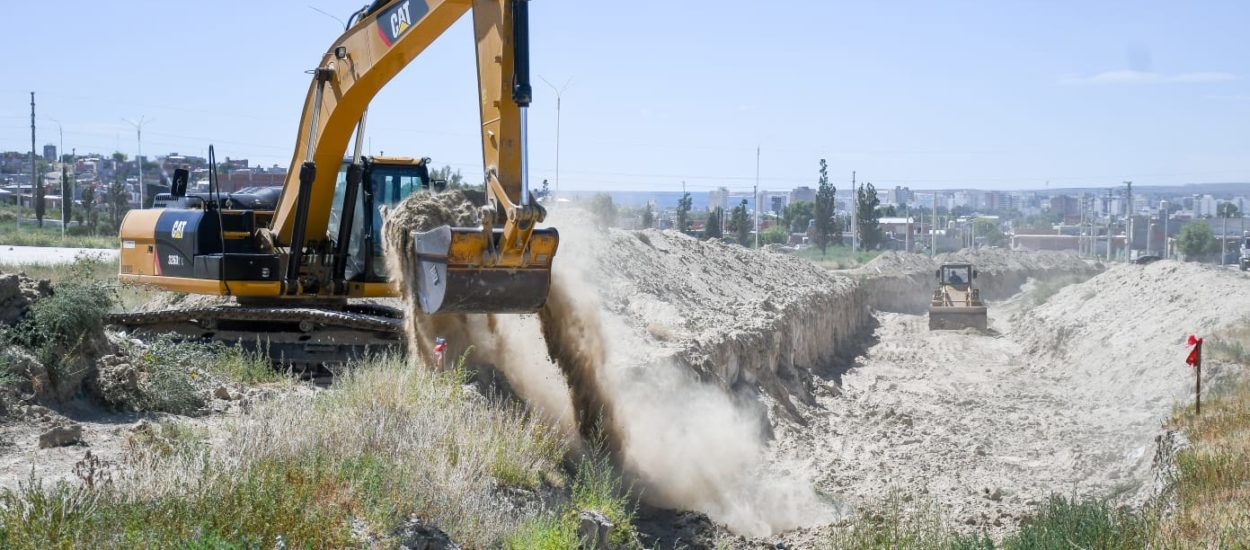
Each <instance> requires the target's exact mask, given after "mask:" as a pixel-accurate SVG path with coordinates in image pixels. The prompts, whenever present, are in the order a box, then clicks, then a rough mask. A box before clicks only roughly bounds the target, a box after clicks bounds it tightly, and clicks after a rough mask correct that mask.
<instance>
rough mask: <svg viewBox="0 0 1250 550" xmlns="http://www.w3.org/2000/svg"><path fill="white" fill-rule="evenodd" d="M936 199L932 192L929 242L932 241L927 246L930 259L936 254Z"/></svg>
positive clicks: (935, 194) (936, 196)
mask: <svg viewBox="0 0 1250 550" xmlns="http://www.w3.org/2000/svg"><path fill="white" fill-rule="evenodd" d="M937 199H938V194H937V191H934V192H933V225H931V226H930V227H929V236H930V240H932V241H933V242H932V243H930V245H929V257H930V258H932V257H933V256H934V255H935V254H937V224H938V219H937Z"/></svg>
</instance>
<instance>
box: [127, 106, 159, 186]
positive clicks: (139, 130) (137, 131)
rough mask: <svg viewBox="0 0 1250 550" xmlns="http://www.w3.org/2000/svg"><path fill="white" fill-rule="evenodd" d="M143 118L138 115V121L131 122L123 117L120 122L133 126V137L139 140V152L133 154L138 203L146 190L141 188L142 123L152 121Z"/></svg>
mask: <svg viewBox="0 0 1250 550" xmlns="http://www.w3.org/2000/svg"><path fill="white" fill-rule="evenodd" d="M144 118H145V117H143V116H141V117H139V122H133V121H130V120H126V119H124V118H123V119H122V122H125V123H126V124H129V125H131V126H134V127H135V139H136V141H138V142H139V153H138V155H136V156H135V166H137V167H138V168H139V203H140V205H142V204H143V195H144V193H145V192H146V190H145V189H144V188H143V125H144V124H146V123H148V122H152V121H150V120H148V121H144V120H143V119H144Z"/></svg>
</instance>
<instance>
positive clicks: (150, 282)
mask: <svg viewBox="0 0 1250 550" xmlns="http://www.w3.org/2000/svg"><path fill="white" fill-rule="evenodd" d="M528 5H529V2H528V0H375V1H373V2H372V3H371V4H368V5H366V6H364V7H363V8H361V9H360V10H358V11H356V12H355V13H353V14H351V16H350V17H349V19H348V20H347V22H346V29H345V31H344V32H343V34H342V35H341V36H339V37H338V38H337V39H336V40H335V41H334V42H333V43H332V44H331V45H330V47H329V48H328V49H327V50H326V51H325V53H324V54H322V55H321V57H320V59H319V61H318V62H317V64H316V66H315V68H313V69H312V70H310V71H308V74H310V75H311V79H310V80H311V82H310V84H309V88H308V92H307V94H306V95H305V99H304V105H303V111H302V116H301V118H300V124H299V129H298V133H297V135H296V139H295V147H294V152H293V154H292V159H291V164H290V170H289V171H288V172H287V174H288V175H287V178H286V181H285V183H284V185H283V187H282V190H281V193H280V194H278V195H277V196H276V197H273V198H270V199H269V200H267V201H265V200H254V201H243V200H236V199H239V197H232V196H230V194H228V193H223V192H222V190H221V184H220V182H219V181H218V180H217V178H216V173H215V168H216V162H215V153H214V151H213V149H212V147H211V146H210V148H209V157H210V158H209V166H210V173H209V193H208V194H207V195H206V196H205V195H203V194H199V195H198V196H197V195H192V196H187V193H186V188H187V179H188V172H187V171H186V170H183V169H179V170H176V171H175V173H174V177H173V185H172V186H171V191H170V197H169V200H168V201H166V202H165V205H164V206H165V207H164V208H154V209H146V210H131V211H130V212H129V213H128V214H127V215H126V217H125V219H124V220H123V221H122V224H121V228H120V231H119V238H120V241H121V243H120V244H121V251H120V262H119V264H120V266H119V271H120V272H119V275H118V276H119V278H120V280H121V281H122V282H123V283H130V284H137V285H144V286H149V287H155V288H158V289H164V290H168V291H174V292H183V293H192V294H204V295H212V296H222V297H234V301H233V302H234V303H231V304H223V305H214V306H207V307H180V308H170V309H165V310H159V311H147V312H141V313H126V314H118V315H114V316H112V317H111V318H110V322H111V323H112V324H114V325H121V326H123V327H126V328H128V329H130V330H132V331H134V332H137V333H143V332H174V333H176V334H180V335H182V336H184V337H188V338H198V339H205V340H208V339H212V340H227V341H236V342H242V343H244V344H245V345H263V346H264V347H265V349H266V350H267V351H268V353H269V354H270V356H272V357H274V358H275V359H280V360H281V361H282V362H284V363H287V364H288V365H291V366H293V367H296V368H299V367H317V366H324V365H327V364H330V365H332V364H336V363H342V362H345V361H346V360H349V359H351V358H352V357H353V356H356V355H359V354H361V353H363V352H365V351H367V350H368V349H370V348H378V347H397V344H398V342H400V341H402V319H403V316H404V315H405V313H406V312H404V311H401V310H399V309H397V308H393V307H386V306H382V305H377V304H369V303H364V302H365V300H363V299H371V298H388V297H398V296H399V295H400V292H399V287H398V285H396V284H395V282H396V281H394V280H392V276H393V275H396V274H391V273H388V272H387V267H386V266H387V263H386V261H385V260H386V258H385V250H384V248H383V246H382V223H383V221H384V218H385V216H386V215H387V213H388V212H389V211H390V210H389V209H391V208H394V207H395V205H397V204H398V203H399V202H400V201H402V200H404V199H406V198H407V197H409V196H410V195H412V194H415V193H432V192H437V182H432V181H431V178H430V167H429V159H426V158H419V157H373V156H366V155H364V154H362V144H363V143H364V135H365V130H366V114H367V110H368V107H369V104H370V102H371V100H372V98H373V97H374V96H375V95H376V94H377V93H378V92H379V91H381V90H382V88H383V87H384V86H385V85H386V84H387V83H388V82H389V81H390V80H391V79H392V78H394V77H395V76H396V75H397V74H398V73H399V72H400V71H401V70H403V69H404V67H406V66H407V65H408V64H409V63H410V62H412V61H413V60H414V59H416V58H417V57H418V56H419V55H420V54H421V53H422V52H423V51H424V50H425V49H426V48H427V47H428V46H429V45H430V44H431V43H432V42H434V41H435V39H437V38H438V37H439V36H441V35H442V34H443V33H444V32H445V31H446V30H447V29H448V28H450V27H451V26H452V25H453V24H454V23H455V22H456V21H457V20H459V19H460V18H461V17H462V16H464V15H465V14H467V13H471V14H472V15H471V17H472V23H473V31H474V36H475V39H476V50H477V55H476V58H475V63H476V67H477V76H478V86H477V96H478V99H479V101H478V104H479V107H480V112H479V114H480V115H481V120H480V126H479V129H480V133H481V143H482V148H483V157H482V158H483V172H482V177H483V184H484V189H485V192H484V193H482V194H479V196H480V197H481V204H478V205H477V206H478V207H479V210H478V211H479V213H480V214H481V216H480V218H481V224H480V226H477V227H449V226H441V227H435V228H427V229H428V231H424V232H422V233H421V234H415V235H414V242H415V245H414V247H413V248H415V250H413V251H412V253H413V254H414V255H415V256H416V257H417V259H418V261H419V262H420V266H421V268H422V269H421V270H420V273H419V274H418V277H419V278H420V280H419V281H417V285H418V287H419V288H420V294H421V295H420V300H419V302H420V304H419V307H420V309H421V310H422V313H424V314H427V315H438V314H443V313H448V312H455V313H529V312H534V311H537V310H538V309H540V308H541V307H542V306H543V304H544V303H545V302H546V299H547V293H548V289H549V287H550V280H551V267H552V261H553V259H554V256H555V252H556V249H557V246H558V244H559V234H558V233H557V231H556V230H555V229H554V228H550V227H548V228H540V227H538V224H539V223H541V222H542V221H543V220H544V218H545V217H546V211H545V209H544V208H543V207H542V205H540V204H539V203H538V201H537V199H536V198H535V196H534V195H533V194H532V193H531V192H530V185H529V178H528V172H527V171H528V166H527V160H526V150H527V142H526V134H527V116H526V113H527V109H528V107H529V105H530V102H531V96H532V90H531V85H530V74H529V73H530V70H529V8H528ZM301 69H302V67H301ZM416 105H417V106H418V107H419V103H417V104H416ZM400 116H402V117H403V118H404V119H405V120H411V121H419V120H420V119H419V118H418V117H415V116H414V113H408V112H406V113H402V114H401V115H400ZM353 136H354V141H353ZM349 145H350V146H351V150H350V151H348V147H349ZM414 307H416V306H414ZM253 342H254V343H255V344H252V343H253Z"/></svg>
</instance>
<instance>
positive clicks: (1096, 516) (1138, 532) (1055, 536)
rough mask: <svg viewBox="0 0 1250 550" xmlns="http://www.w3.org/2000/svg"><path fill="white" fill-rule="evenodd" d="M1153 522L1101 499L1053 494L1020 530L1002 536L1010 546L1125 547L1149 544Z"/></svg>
mask: <svg viewBox="0 0 1250 550" xmlns="http://www.w3.org/2000/svg"><path fill="white" fill-rule="evenodd" d="M1152 537H1153V525H1152V524H1151V522H1150V521H1149V520H1148V519H1147V516H1146V515H1145V514H1141V513H1138V512H1135V511H1133V510H1131V509H1129V508H1122V507H1116V506H1112V505H1111V504H1109V503H1107V502H1106V501H1101V500H1081V501H1078V500H1076V499H1075V498H1072V499H1066V498H1064V497H1062V496H1052V497H1050V499H1049V500H1047V501H1046V502H1045V503H1043V504H1042V505H1041V507H1040V509H1039V510H1038V512H1037V514H1036V515H1035V516H1034V517H1033V518H1032V519H1031V520H1029V521H1027V522H1025V523H1024V524H1022V525H1021V526H1020V531H1019V532H1018V533H1016V534H1014V535H1012V536H1010V537H1008V538H1006V539H1004V540H1003V543H1002V547H1003V548H1004V549H1010V550H1032V549H1037V550H1042V549H1048V548H1102V549H1107V550H1110V549H1115V548H1123V549H1125V550H1128V549H1137V548H1147V547H1149V546H1150V543H1151V541H1152Z"/></svg>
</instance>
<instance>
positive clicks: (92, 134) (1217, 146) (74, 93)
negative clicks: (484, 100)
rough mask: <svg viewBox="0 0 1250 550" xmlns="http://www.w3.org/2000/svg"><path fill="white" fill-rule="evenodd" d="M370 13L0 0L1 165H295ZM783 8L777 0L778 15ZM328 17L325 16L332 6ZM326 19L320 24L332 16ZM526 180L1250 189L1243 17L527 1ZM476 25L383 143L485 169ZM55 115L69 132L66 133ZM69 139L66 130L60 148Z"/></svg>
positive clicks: (1006, 2) (806, 3)
mask: <svg viewBox="0 0 1250 550" xmlns="http://www.w3.org/2000/svg"><path fill="white" fill-rule="evenodd" d="M362 3H364V2H363V0H355V1H347V2H343V1H337V0H298V1H281V0H266V1H265V2H254V1H242V0H218V1H214V2H169V1H168V0H165V1H159V2H158V1H150V0H128V1H126V2H99V1H92V2H86V1H79V0H66V1H62V2H55V3H45V2H19V1H17V0H5V1H4V2H3V4H2V5H0V13H2V14H3V19H4V20H6V21H10V22H15V21H16V22H26V23H25V24H20V25H9V26H6V29H5V30H4V32H3V33H0V46H2V47H3V48H2V49H3V51H5V52H8V53H9V55H8V56H6V67H5V69H6V70H5V71H4V73H3V76H0V150H18V151H29V149H30V129H29V124H30V118H29V117H30V95H29V93H30V92H31V91H34V92H36V101H37V119H36V123H37V124H36V126H37V132H38V145H39V147H40V148H42V146H43V144H45V143H54V144H59V143H60V141H61V140H62V139H63V140H64V148H65V149H70V148H76V149H77V150H78V151H79V152H83V151H91V152H102V153H111V152H112V151H114V150H120V151H123V152H126V153H128V154H130V155H134V154H135V151H136V149H137V146H138V144H137V142H136V135H135V128H134V127H133V126H132V125H131V124H130V123H129V122H126V120H129V121H131V122H138V121H139V120H140V118H141V117H142V119H143V120H144V124H143V143H142V145H143V151H144V154H145V155H147V156H156V155H163V154H168V153H170V152H179V153H182V154H194V155H204V154H205V152H206V151H207V147H208V144H210V143H212V144H215V147H216V151H217V155H218V157H219V158H224V157H227V156H229V157H232V158H248V159H250V160H252V161H253V163H260V164H262V165H265V166H269V165H272V164H279V165H283V166H287V165H289V164H290V162H291V152H290V151H291V148H292V147H293V145H294V142H295V139H296V136H295V133H296V126H297V124H298V119H299V113H300V110H301V105H302V103H303V100H304V94H305V92H306V91H307V88H308V82H309V78H310V77H309V76H308V75H307V74H305V72H304V71H305V70H307V69H310V68H312V67H313V66H314V65H315V64H316V63H317V62H318V61H319V60H320V57H321V55H322V53H323V52H324V51H325V50H326V49H327V48H328V47H329V45H330V44H331V43H332V42H333V41H334V39H335V38H336V37H337V36H338V35H339V34H340V33H341V31H342V25H341V23H339V22H338V21H335V20H334V18H332V17H330V16H329V15H326V14H325V13H321V12H322V11H323V12H328V13H329V14H332V15H334V16H335V17H338V18H340V19H346V18H347V16H348V15H349V14H350V13H351V12H352V11H354V10H355V9H357V8H358V7H359V6H360V5H361V4H362ZM782 4H784V5H782ZM314 8H315V9H314ZM318 10H321V11H318ZM530 11H531V15H530V19H531V22H530V26H531V34H532V50H531V64H532V71H533V74H534V86H535V98H534V103H533V106H532V108H531V110H530V129H529V131H530V135H529V147H530V150H529V151H530V162H531V181H534V182H541V181H542V180H543V179H547V180H549V181H550V182H551V185H552V186H555V185H556V180H557V178H556V152H557V147H556V115H557V112H556V96H555V92H554V90H553V87H552V86H549V85H548V84H546V83H544V81H543V80H541V79H540V77H541V78H542V79H546V81H549V82H550V83H551V84H553V85H554V87H555V88H564V91H563V93H562V96H561V97H562V101H561V112H560V113H559V114H560V120H561V122H560V134H561V135H560V147H559V168H560V170H559V172H560V173H559V185H560V189H563V190H578V191H589V190H647V191H676V190H680V189H681V188H682V185H683V182H684V184H685V186H686V188H687V189H688V190H690V191H693V192H703V191H707V190H710V189H713V188H715V187H719V186H726V187H729V188H730V189H732V190H740V189H750V187H751V186H752V185H754V183H755V180H756V166H757V164H756V161H757V155H756V150H757V147H758V148H759V156H758V160H759V164H758V166H759V181H760V188H761V189H767V190H788V189H790V188H793V187H796V186H799V185H810V186H814V185H815V183H816V181H817V177H818V166H819V160H820V159H822V158H823V159H827V161H828V164H829V174H830V178H831V180H832V181H833V183H834V184H835V185H837V186H839V187H845V186H846V185H848V183H849V181H850V178H851V173H852V171H854V172H856V175H857V178H858V180H859V181H861V182H862V181H869V182H872V183H874V185H876V186H877V187H878V188H883V187H893V186H895V185H902V186H909V187H911V188H912V189H932V188H944V189H950V188H980V189H999V190H1012V189H1045V188H1046V187H1056V188H1058V187H1093V186H1098V187H1106V186H1110V185H1117V184H1119V183H1120V182H1121V181H1124V180H1132V181H1133V182H1134V183H1135V184H1136V185H1139V186H1141V185H1170V184H1181V183H1195V182H1247V181H1250V56H1247V55H1246V52H1247V46H1246V42H1245V29H1246V28H1247V25H1248V24H1250V2H1243V1H1236V0H1229V1H1194V2H1175V1H1160V0H1136V1H1116V0H1108V1H1098V2H1089V1H1067V0H1060V1H1041V0H1037V1H1017V0H1000V1H994V2H986V1H976V2H973V1H960V0H950V1H943V2H932V1H904V0H898V1H885V2H850V1H813V0H800V1H791V2H785V3H774V2H761V1H754V2H747V1H739V0H719V1H715V2H714V1H710V0H687V1H674V0H667V1H663V0H636V1H633V2H602V1H584V0H583V1H574V0H532V2H531V8H530ZM474 59H475V58H474V50H473V36H472V30H471V26H470V21H469V19H468V18H467V17H466V18H464V19H462V20H461V21H460V22H458V23H457V24H456V25H454V26H453V27H452V28H450V29H449V30H448V31H447V32H446V33H445V34H444V35H443V36H442V37H441V38H439V39H438V40H437V41H436V42H435V43H434V44H433V45H432V46H431V47H430V48H429V49H427V50H426V52H425V53H424V54H422V55H421V56H419V57H418V58H417V59H415V60H414V61H413V62H412V63H411V64H410V65H409V66H408V67H407V69H405V71H404V72H403V73H401V74H400V75H399V76H397V77H396V78H395V79H394V80H393V81H392V82H391V84H390V85H388V86H387V87H386V88H385V89H383V90H382V92H381V93H380V94H379V95H378V96H377V97H376V98H375V99H374V101H373V103H372V105H371V108H370V112H369V128H368V130H367V132H366V136H367V138H368V139H367V143H368V144H369V149H370V150H371V151H372V152H373V153H379V154H380V153H383V152H385V153H386V154H394V155H411V156H429V157H432V158H433V159H434V164H436V165H439V166H441V165H445V164H446V165H450V166H452V167H453V168H456V169H459V170H461V171H462V173H464V174H465V175H466V176H467V177H468V179H469V180H471V181H472V180H475V179H477V178H476V177H474V176H473V174H475V173H477V174H480V173H481V170H482V161H481V145H480V140H479V138H478V136H477V128H478V122H479V121H478V113H477V103H476V102H477V96H476V94H477V87H476V69H475V61H474ZM57 122H59V123H60V126H59V130H60V131H61V132H60V134H58V124H57ZM62 136H63V138H62Z"/></svg>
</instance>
